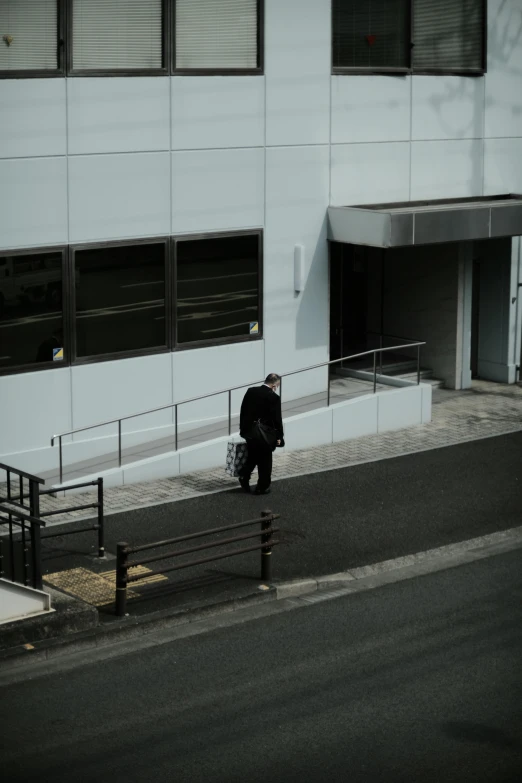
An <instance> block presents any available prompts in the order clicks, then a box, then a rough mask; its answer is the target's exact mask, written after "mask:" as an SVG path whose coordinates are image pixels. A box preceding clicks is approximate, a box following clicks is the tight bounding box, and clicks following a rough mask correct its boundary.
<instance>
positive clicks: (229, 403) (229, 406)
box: [228, 389, 232, 435]
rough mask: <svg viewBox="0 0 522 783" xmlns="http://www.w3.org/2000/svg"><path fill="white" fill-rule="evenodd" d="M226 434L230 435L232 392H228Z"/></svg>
mask: <svg viewBox="0 0 522 783" xmlns="http://www.w3.org/2000/svg"><path fill="white" fill-rule="evenodd" d="M228 434H229V435H231V434H232V390H231V389H229V390H228Z"/></svg>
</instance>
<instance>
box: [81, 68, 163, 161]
mask: <svg viewBox="0 0 522 783" xmlns="http://www.w3.org/2000/svg"><path fill="white" fill-rule="evenodd" d="M169 115H170V100H169V80H168V79H160V78H158V77H143V76H139V77H136V78H132V77H125V78H123V77H119V78H118V77H112V78H111V79H105V78H97V79H95V78H85V79H68V80H67V117H68V134H69V154H77V153H96V152H99V153H100V152H140V151H144V152H148V151H153V150H168V149H169V148H170V116H169Z"/></svg>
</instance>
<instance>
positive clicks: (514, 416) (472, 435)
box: [41, 381, 522, 526]
mask: <svg viewBox="0 0 522 783" xmlns="http://www.w3.org/2000/svg"><path fill="white" fill-rule="evenodd" d="M433 403H434V404H433V420H432V422H431V423H430V424H426V425H423V426H418V427H409V428H407V429H402V430H396V431H394V432H387V433H383V434H381V435H372V436H365V437H361V438H355V439H353V440H348V441H344V442H342V443H336V444H333V445H328V446H320V447H316V448H314V449H305V450H301V451H294V452H287V453H283V454H281V453H277V452H276V455H275V459H274V472H273V479H274V481H277V480H278V479H285V478H290V477H293V476H301V475H305V474H311V473H318V472H321V471H325V470H332V469H334V468H342V467H349V466H351V465H358V464H361V463H366V462H373V461H376V460H382V459H388V458H391V457H398V456H401V455H406V454H412V453H415V452H422V451H427V450H430V449H437V448H441V447H444V446H452V445H454V444H458V443H465V442H466V441H472V440H480V439H482V438H488V437H492V436H496V435H503V434H507V433H511V432H517V431H520V430H522V386H520V385H512V386H506V385H503V384H495V383H490V382H486V381H475V382H474V383H473V387H472V389H469V390H466V391H461V392H456V391H451V390H446V389H435V390H434V392H433ZM236 486H237V479H233V478H231V477H229V476H227V474H226V473H225V472H224V469H223V468H216V469H213V470H206V471H200V472H198V473H190V474H186V475H184V476H176V477H174V478H167V479H160V480H157V481H150V482H147V483H142V484H132V485H129V486H124V487H114V488H110V489H107V490H106V491H105V513H106V514H114V513H118V512H121V511H130V510H132V509H135V508H144V507H148V506H153V505H157V504H162V503H172V502H173V501H177V500H185V499H187V498H192V497H198V496H201V495H208V494H211V493H214V492H224V491H226V490H229V489H231V488H234V487H236ZM91 499H92V493H91V492H89V493H85V494H81V495H80V494H79V495H73V496H71V495H69V497H68V498H65V499H63V498H52V497H50V496H47V497H45V498H42V504H41V506H42V508H41V510H42V511H47V510H49V511H50V510H54V509H59V508H63V507H64V506H67V505H69V506H70V505H72V504H75V505H80V504H81V503H88V502H90V500H91ZM87 516H88V517H91V516H93V515H92V514H91V513H88V514H87V515H86V512H85V511H83V512H82V511H79V512H73V513H64V514H60V515H57V516H55V517H52V519H49V520H48V526H50V525H51V524H60V523H63V522H66V521H73V520H78V519H82V518H87Z"/></svg>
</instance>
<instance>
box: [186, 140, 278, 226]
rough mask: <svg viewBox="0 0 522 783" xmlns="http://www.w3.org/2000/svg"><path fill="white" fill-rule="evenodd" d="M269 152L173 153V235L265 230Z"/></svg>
mask: <svg viewBox="0 0 522 783" xmlns="http://www.w3.org/2000/svg"><path fill="white" fill-rule="evenodd" d="M263 221H264V150H262V149H239V150H238V149H235V150H201V151H200V150H197V151H193V152H174V153H172V230H173V233H191V232H197V231H217V230H226V229H233V228H252V227H256V226H262V225H263Z"/></svg>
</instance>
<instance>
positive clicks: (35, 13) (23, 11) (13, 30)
mask: <svg viewBox="0 0 522 783" xmlns="http://www.w3.org/2000/svg"><path fill="white" fill-rule="evenodd" d="M59 11H60V4H59V3H58V2H57V0H0V71H5V72H6V74H7V75H14V74H16V73H17V72H22V74H23V75H26V76H32V75H40V73H41V74H42V75H56V74H58V73H60V68H61V61H62V56H61V35H60V22H61V15H60V13H59Z"/></svg>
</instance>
